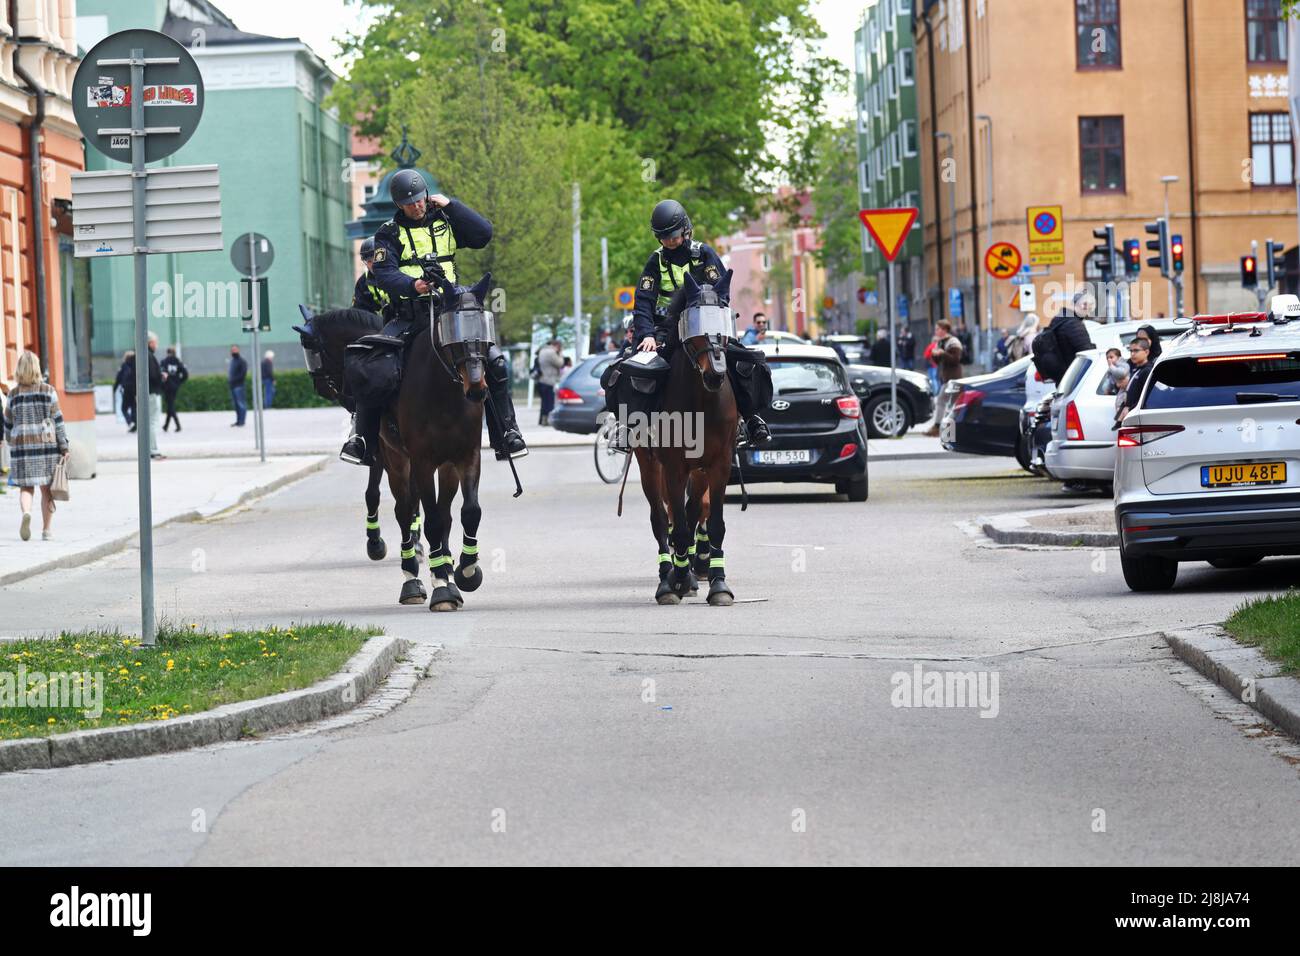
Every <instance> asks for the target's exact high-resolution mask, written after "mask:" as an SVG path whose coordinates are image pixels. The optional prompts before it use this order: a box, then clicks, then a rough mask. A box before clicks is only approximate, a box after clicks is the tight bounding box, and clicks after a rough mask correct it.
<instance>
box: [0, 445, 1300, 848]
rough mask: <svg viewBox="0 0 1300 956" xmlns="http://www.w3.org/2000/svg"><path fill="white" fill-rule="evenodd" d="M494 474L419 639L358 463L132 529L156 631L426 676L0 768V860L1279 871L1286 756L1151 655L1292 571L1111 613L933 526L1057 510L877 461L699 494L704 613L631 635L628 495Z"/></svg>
mask: <svg viewBox="0 0 1300 956" xmlns="http://www.w3.org/2000/svg"><path fill="white" fill-rule="evenodd" d="M522 470H523V478H524V481H525V486H526V491H525V495H524V496H523V497H522V498H519V499H517V500H512V499H511V498H510V496H509V492H510V485H509V474H508V471H507V470H506V469H504V467H501V466H497V465H495V464H487V465H485V472H486V476H487V477H486V479H485V483H484V492H483V500H484V520H483V525H482V528H481V531H480V535H479V537H480V546H481V549H482V552H483V560H484V561H485V566H486V575H487V580H486V583H485V585H484V587H483V588H482V589H481V590H480V591H478V592H475V593H473V594H469V595H467V596H466V606H465V608H464V610H462V611H460V612H457V613H454V614H432V613H430V612H429V611H428V610H427V609H426V608H420V607H400V606H398V605H397V603H396V599H397V595H398V590H399V588H400V585H401V574H400V571H399V569H398V567H397V564H396V557H395V554H396V550H397V548H396V538H397V535H396V531H395V522H394V521H393V520H392V518H391V512H388V511H387V510H386V514H385V517H384V522H385V534H386V536H387V537H388V540H389V545H390V554H391V555H393V556H392V557H390V559H389V560H388V561H387V562H385V563H383V564H382V565H376V564H372V563H370V562H369V561H367V560H366V559H365V554H364V533H363V528H362V522H363V511H364V509H363V506H362V501H361V490H362V486H363V485H364V475H363V473H362V472H361V471H360V470H359V469H352V468H350V467H348V466H344V465H333V466H331V467H329V468H327V469H326V470H325V471H324V472H321V473H319V474H317V475H314V476H312V477H309V478H307V479H305V480H304V481H302V482H299V483H297V484H295V485H293V486H290V487H289V488H287V489H285V490H282V491H281V492H279V493H277V494H275V495H273V496H271V497H269V498H267V499H264V500H263V501H261V502H258V503H255V504H253V505H251V506H248V507H245V508H243V509H241V510H239V511H237V512H234V513H232V514H229V515H227V516H225V517H223V518H220V519H215V520H212V521H208V522H204V523H201V524H190V525H180V526H173V527H169V528H166V529H163V530H162V531H161V532H159V533H158V534H157V536H156V538H155V547H156V566H157V574H158V583H157V595H158V604H159V609H160V612H162V613H164V614H168V615H170V616H171V617H172V618H173V619H174V620H177V621H181V622H188V621H198V622H203V623H204V624H207V625H210V626H214V627H222V626H227V625H230V624H269V623H272V622H277V623H289V622H292V621H295V620H297V621H301V620H310V619H342V618H346V619H348V620H352V621H356V622H364V623H376V624H380V625H383V626H384V627H385V628H386V629H387V630H388V632H389V633H392V634H400V635H404V636H407V637H410V638H412V639H414V640H419V641H436V642H441V643H442V644H444V645H445V648H446V649H445V651H444V653H443V654H442V655H441V656H440V657H439V658H438V659H437V660H436V661H435V663H434V666H433V671H432V675H431V677H430V678H429V679H428V680H426V681H423V682H422V683H421V684H420V685H419V686H418V688H417V689H416V691H415V693H414V695H413V696H412V698H411V699H410V700H409V701H407V702H406V703H405V704H404V705H402V706H401V707H399V708H398V709H396V710H395V711H393V712H392V713H390V714H388V715H387V716H384V717H380V718H377V719H374V720H371V721H369V722H366V723H361V724H357V725H354V726H352V727H349V728H345V729H341V730H334V731H328V732H324V733H320V734H317V735H314V736H301V737H294V738H291V739H273V740H266V741H255V742H242V743H238V744H230V745H226V746H222V747H216V748H208V749H205V750H200V751H193V752H188V753H181V754H173V755H167V756H161V757H154V758H147V759H142V760H135V761H124V762H118V763H113V764H102V765H91V766H84V767H74V768H66V769H62V770H56V771H44V772H32V773H24V774H8V775H4V776H0V806H2V807H4V810H5V814H4V816H5V819H6V830H7V831H8V832H9V834H10V836H11V839H9V840H6V841H4V843H3V845H0V863H3V864H6V865H7V864H15V863H25V864H34V863H35V864H40V863H90V864H129V863H135V864H146V863H163V864H180V863H187V862H188V863H196V864H264V863H265V864H269V863H525V864H527V863H539V864H540V863H630V864H636V863H870V864H874V863H882V864H883V863H910V864H935V863H940V864H943V863H962V864H975V863H997V864H1015V863H1047V864H1064V863H1084V864H1103V863H1120V864H1123V863H1132V864H1209V863H1214V864H1238V863H1240V864H1246V863H1251V864H1283V863H1293V862H1294V861H1295V860H1296V859H1297V856H1298V855H1300V828H1297V827H1296V826H1295V820H1296V818H1297V811H1300V767H1297V755H1296V750H1295V747H1294V745H1292V744H1290V743H1289V742H1287V741H1285V740H1280V739H1279V738H1277V737H1276V736H1275V735H1272V734H1270V733H1268V732H1267V731H1266V730H1261V729H1260V728H1259V727H1258V726H1257V724H1258V722H1257V720H1255V719H1254V718H1253V717H1250V716H1249V715H1248V714H1243V712H1242V708H1241V705H1239V704H1235V703H1234V702H1233V701H1231V700H1230V699H1227V698H1226V697H1225V695H1223V694H1222V692H1218V691H1216V690H1215V689H1213V687H1212V685H1208V684H1207V683H1206V682H1204V681H1203V680H1201V679H1200V678H1199V677H1198V676H1195V675H1193V674H1191V672H1190V671H1188V670H1187V669H1186V668H1185V667H1183V666H1182V665H1181V664H1179V663H1177V662H1176V661H1174V660H1173V658H1172V657H1171V655H1170V653H1169V651H1168V650H1167V648H1166V647H1165V645H1164V642H1163V641H1161V640H1160V639H1159V637H1158V636H1157V632H1158V631H1159V630H1160V629H1162V628H1170V627H1177V626H1185V625H1191V624H1197V623H1202V622H1208V621H1216V620H1221V619H1222V618H1223V617H1224V616H1226V614H1227V613H1229V612H1230V611H1231V609H1232V608H1233V607H1234V606H1235V605H1236V604H1238V603H1239V602H1240V601H1241V600H1242V599H1243V598H1245V597H1248V596H1251V595H1254V594H1257V593H1260V592H1262V591H1269V590H1281V589H1284V588H1285V587H1287V586H1288V585H1290V584H1292V583H1293V582H1294V581H1295V580H1296V578H1297V572H1300V562H1296V561H1268V562H1265V563H1264V564H1263V565H1261V566H1259V567H1256V568H1254V569H1251V570H1249V571H1242V572H1218V571H1213V570H1211V569H1209V568H1208V567H1207V566H1204V565H1201V566H1193V567H1190V568H1184V571H1183V574H1182V576H1181V578H1180V586H1179V588H1178V589H1177V590H1176V591H1174V592H1173V593H1171V594H1168V595H1155V596H1153V595H1141V596H1139V595H1134V594H1131V593H1130V592H1129V591H1128V590H1127V589H1126V588H1125V587H1124V584H1123V580H1122V578H1121V575H1120V570H1119V562H1118V558H1117V556H1116V554H1115V553H1114V552H1109V553H1106V552H1093V551H1065V550H1025V549H1017V548H993V547H988V546H986V545H985V544H984V543H983V542H981V541H980V540H979V539H977V538H974V537H972V536H971V535H969V534H967V533H965V532H964V531H963V530H962V529H961V528H960V527H959V526H958V525H959V523H960V522H962V521H965V520H967V519H970V518H972V517H974V516H975V515H978V514H990V513H995V512H998V511H1008V510H1014V509H1019V508H1030V507H1046V506H1050V505H1052V504H1057V503H1063V499H1062V498H1061V496H1060V494H1059V492H1058V491H1057V490H1056V488H1055V487H1054V486H1052V485H1049V484H1047V483H1045V482H1041V481H1037V480H1034V479H1030V478H1028V477H1025V476H1021V475H1020V474H1018V473H1017V471H1016V470H1015V466H1014V464H1013V463H1012V462H1010V461H1009V460H1005V459H1002V460H999V459H958V458H954V459H953V460H951V461H921V462H911V463H904V462H895V463H881V464H878V465H876V466H874V467H873V471H872V485H871V499H870V501H868V502H867V503H865V504H850V503H848V502H845V501H842V500H839V499H837V498H834V497H831V496H828V495H826V494H824V493H822V492H820V491H819V490H818V489H816V488H812V487H808V486H798V487H796V486H790V487H787V488H784V489H772V488H771V487H770V486H768V487H765V488H763V489H754V490H756V491H759V490H761V493H758V494H753V495H752V496H751V498H752V500H751V505H750V508H749V510H748V511H747V512H746V513H743V514H742V513H741V512H740V510H739V507H738V505H737V504H736V503H734V502H729V504H728V511H727V517H728V538H727V542H726V551H727V565H728V578H729V581H730V583H731V584H732V587H733V588H734V589H735V592H736V597H737V604H736V605H735V606H733V607H731V608H710V607H707V606H705V605H704V604H703V602H702V601H695V602H690V603H688V604H684V605H682V606H679V607H659V606H657V605H656V604H655V603H654V601H653V591H654V586H655V583H656V577H655V571H654V568H655V553H656V548H655V547H654V545H653V543H652V541H651V539H650V536H649V530H648V521H647V520H646V518H645V514H644V512H645V508H644V505H643V502H642V499H641V498H640V495H639V491H636V490H634V489H633V488H629V492H628V502H629V508H628V510H627V513H625V515H624V517H623V518H621V519H620V518H617V517H615V513H614V507H615V502H614V497H615V492H614V491H613V490H612V489H611V488H610V487H609V486H605V485H602V484H600V483H599V482H598V481H597V480H596V479H595V476H594V472H593V469H592V465H591V459H590V451H589V450H587V449H549V450H542V451H537V452H534V454H533V455H531V456H530V457H529V458H527V459H526V460H525V461H524V462H523V469H522ZM385 509H388V504H387V503H386V504H385ZM453 540H455V539H454V538H453ZM135 561H136V555H135V554H134V553H133V552H128V553H124V554H121V555H118V556H114V557H110V558H106V559H103V560H101V561H98V562H96V563H95V564H93V565H90V566H87V567H85V568H83V569H79V570H77V571H71V572H66V571H65V572H57V573H52V574H45V575H41V576H38V577H36V578H33V579H31V580H29V581H26V582H23V583H21V584H17V585H11V586H8V587H6V588H4V589H2V590H0V602H2V604H3V616H4V618H5V620H6V629H7V630H12V629H13V628H14V625H15V624H16V625H17V630H18V631H20V632H33V633H38V632H45V631H50V630H53V629H57V628H60V627H63V628H84V627H100V626H114V625H116V626H121V627H124V628H128V629H133V628H134V627H135V626H136V625H137V620H136V616H137V614H138V612H137V610H136V606H135V604H134V600H133V594H134V592H135V588H136V576H137V573H138V572H137V568H136V564H135ZM917 663H919V664H920V665H921V667H922V668H923V673H929V672H930V671H945V672H946V671H955V672H974V673H975V674H976V675H977V676H978V675H983V679H985V680H986V681H991V680H992V679H994V678H996V680H997V688H998V695H997V699H996V716H989V717H982V716H980V713H981V711H980V709H979V708H974V707H942V708H934V707H899V706H895V703H897V702H898V700H897V693H896V692H895V685H896V683H898V682H901V680H902V678H899V680H898V681H896V680H895V679H894V678H895V675H897V674H903V675H906V676H907V677H908V678H909V680H910V678H911V675H912V671H913V667H914V665H915V664H917ZM647 681H652V682H653V683H652V684H650V683H647ZM987 686H991V685H987ZM983 709H984V712H986V713H990V714H991V713H992V710H991V708H990V707H987V706H986V707H984V708H983Z"/></svg>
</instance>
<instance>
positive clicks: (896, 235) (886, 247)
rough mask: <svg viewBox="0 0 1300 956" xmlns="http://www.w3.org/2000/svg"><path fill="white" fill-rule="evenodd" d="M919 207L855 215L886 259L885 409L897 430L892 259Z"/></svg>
mask: <svg viewBox="0 0 1300 956" xmlns="http://www.w3.org/2000/svg"><path fill="white" fill-rule="evenodd" d="M919 212H920V210H919V209H917V208H916V207H915V206H901V207H894V208H889V209H862V210H859V211H858V218H859V219H861V220H862V225H864V226H866V228H867V232H869V233H871V237H872V238H873V239H875V241H876V246H877V247H878V248H879V249H880V254H881V255H883V256H884V257H885V258H886V259H888V260H889V269H888V270H886V271H887V272H888V274H889V289H888V290H887V291H886V298H885V301H886V302H887V303H889V409H890V414H891V416H892V417H893V421H894V428H893V431H895V432H897V431H898V423H899V420H900V419H901V417H902V416H901V415H900V414H899V409H898V345H897V341H896V340H897V338H898V336H897V335H896V334H895V330H894V326H895V324H896V316H897V313H896V309H897V308H898V299H899V296H898V291H897V290H898V280H897V276H896V275H895V271H894V270H895V269H897V265H896V264H895V262H894V260H895V259H896V258H897V257H898V251H899V250H900V249H902V248H903V242H904V241H905V240H906V239H907V236H908V233H910V232H911V230H912V224H913V223H914V222H916V216H917V213H919Z"/></svg>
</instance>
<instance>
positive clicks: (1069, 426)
mask: <svg viewBox="0 0 1300 956" xmlns="http://www.w3.org/2000/svg"><path fill="white" fill-rule="evenodd" d="M1065 437H1066V438H1067V439H1068V440H1069V441H1083V422H1082V421H1080V420H1079V409H1078V408H1076V407H1075V405H1074V402H1071V403H1070V404H1069V405H1066V406H1065Z"/></svg>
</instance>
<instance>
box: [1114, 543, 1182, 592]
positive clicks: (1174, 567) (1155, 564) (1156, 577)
mask: <svg viewBox="0 0 1300 956" xmlns="http://www.w3.org/2000/svg"><path fill="white" fill-rule="evenodd" d="M1119 564H1120V567H1121V568H1122V569H1123V571H1124V583H1125V584H1127V585H1128V586H1129V590H1130V591H1168V590H1170V589H1171V588H1172V587H1173V586H1174V579H1175V578H1177V577H1178V562H1177V561H1171V560H1170V559H1169V558H1162V557H1160V556H1159V555H1157V554H1146V555H1141V556H1137V555H1129V554H1125V552H1124V549H1123V548H1120V549H1119Z"/></svg>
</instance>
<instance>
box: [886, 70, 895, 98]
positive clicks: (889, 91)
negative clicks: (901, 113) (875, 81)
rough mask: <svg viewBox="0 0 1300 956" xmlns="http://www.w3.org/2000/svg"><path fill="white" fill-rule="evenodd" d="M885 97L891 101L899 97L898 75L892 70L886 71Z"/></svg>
mask: <svg viewBox="0 0 1300 956" xmlns="http://www.w3.org/2000/svg"><path fill="white" fill-rule="evenodd" d="M884 79H885V95H886V96H888V97H889V98H890V99H891V100H892V99H895V98H896V97H897V96H898V74H897V73H895V72H894V70H893V69H892V68H890V69H887V70H885V77H884Z"/></svg>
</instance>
